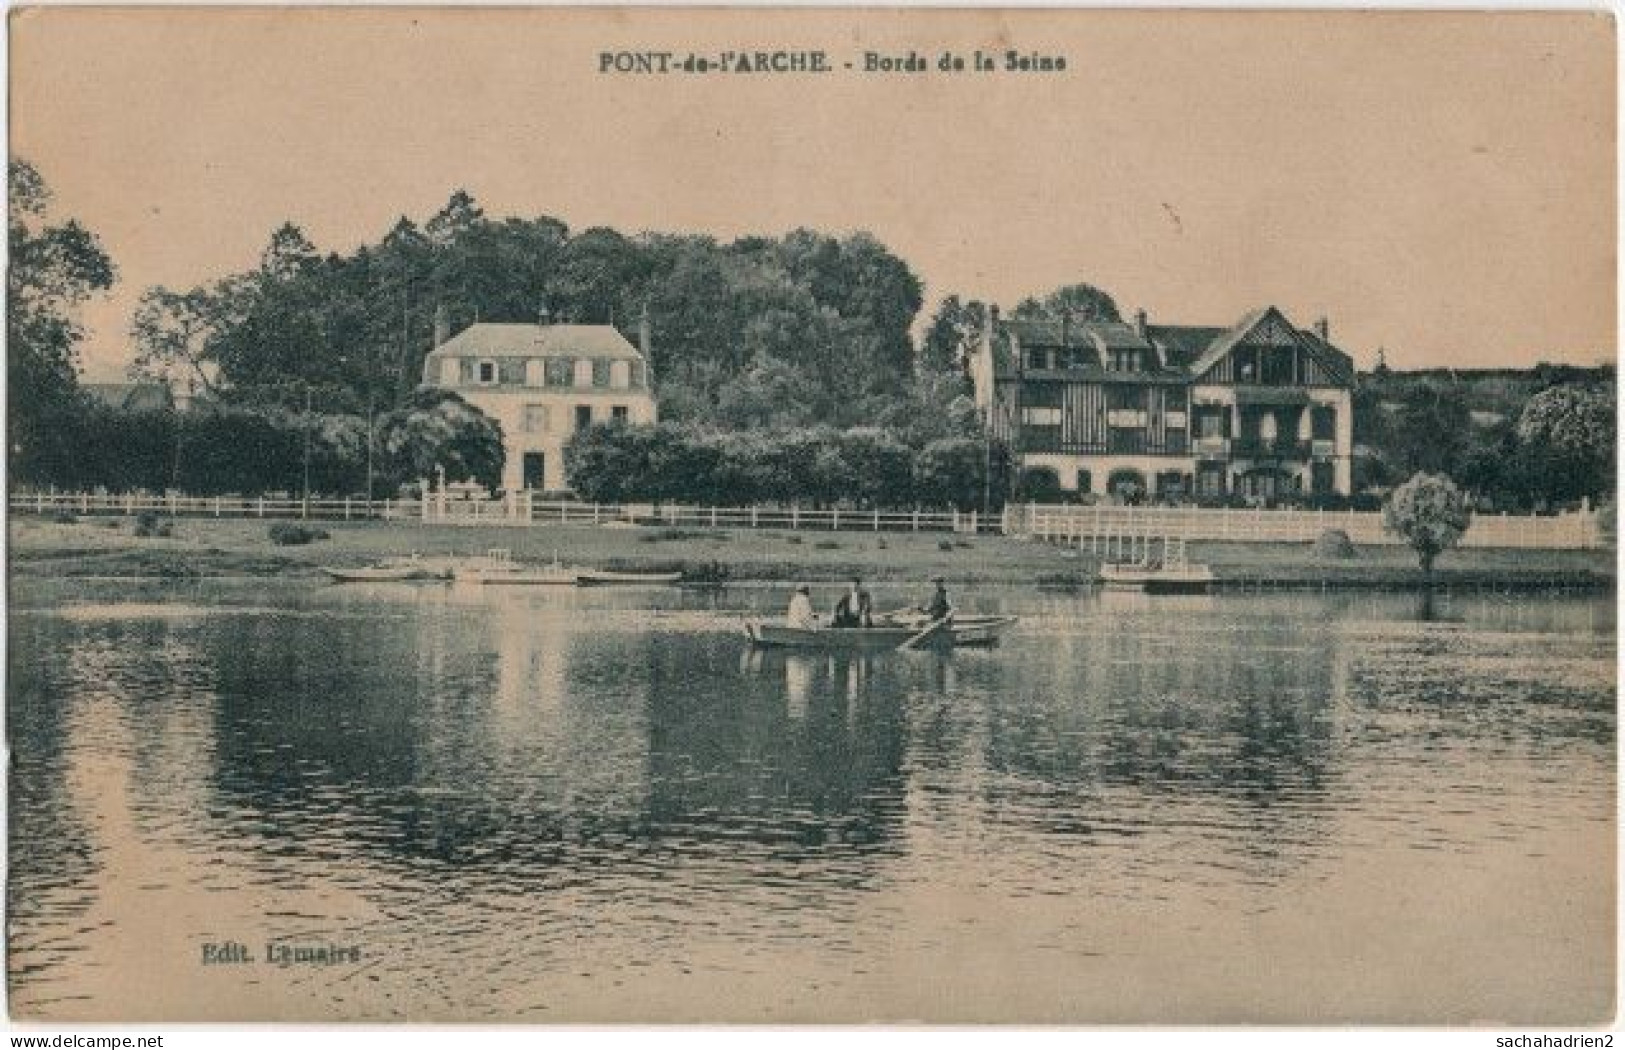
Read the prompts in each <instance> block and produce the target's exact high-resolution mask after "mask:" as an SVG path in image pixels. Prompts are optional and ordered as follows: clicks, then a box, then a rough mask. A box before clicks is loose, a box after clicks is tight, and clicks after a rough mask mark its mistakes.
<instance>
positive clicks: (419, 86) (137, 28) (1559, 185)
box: [9, 8, 1616, 380]
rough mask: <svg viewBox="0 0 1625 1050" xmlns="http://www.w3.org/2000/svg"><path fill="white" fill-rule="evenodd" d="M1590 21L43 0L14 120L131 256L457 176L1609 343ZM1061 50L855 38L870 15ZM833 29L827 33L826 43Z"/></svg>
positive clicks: (1609, 27) (312, 230) (118, 347)
mask: <svg viewBox="0 0 1625 1050" xmlns="http://www.w3.org/2000/svg"><path fill="white" fill-rule="evenodd" d="M1613 34H1614V27H1613V23H1612V21H1611V19H1610V18H1609V17H1608V16H1607V15H1605V14H1594V13H1593V14H1583V13H1567V14H1562V13H1549V12H1547V13H1506V12H1501V13H1492V14H1481V13H1471V12H1449V13H1445V12H1434V13H1414V12H1412V13H1403V12H1369V11H1367V12H1342V13H1332V12H1324V11H1322V12H1296V13H1293V12H1269V13H1259V12H1253V13H1236V12H1229V13H1221V12H1195V11H1183V12H1175V11H1163V12H1143V11H1140V12H1131V11H1013V10H1004V11H986V10H984V11H968V10H967V11H943V10H937V11H924V10H892V11H863V10H852V9H825V10H805V9H803V10H777V11H762V10H742V9H734V10H704V9H691V10H681V11H679V10H671V9H665V10H653V9H645V10H628V9H620V10H609V11H580V10H577V11H566V10H558V9H529V10H499V9H487V10H469V9H462V10H445V9H394V10H377V9H371V10H368V9H351V10H331V9H328V10H324V9H313V8H305V9H283V10H265V9H260V10H251V9H189V10H176V9H128V8H126V9H113V8H108V9H97V8H45V9H34V10H27V11H22V12H14V13H13V16H12V19H11V50H10V56H9V58H10V67H9V68H10V77H11V84H10V87H11V109H10V134H11V146H12V150H13V154H14V155H19V156H22V157H25V158H27V159H29V160H30V161H31V162H33V163H34V164H35V166H36V167H37V168H38V169H39V171H40V172H41V174H42V175H43V176H44V178H45V179H46V181H47V183H48V184H49V185H50V186H51V188H52V189H53V191H54V192H55V195H56V201H55V204H56V208H57V214H59V215H62V216H73V217H75V218H77V219H78V220H79V221H81V222H82V223H84V224H85V225H87V226H89V227H90V228H91V229H92V230H94V231H95V232H96V233H97V234H98V235H99V236H100V237H101V238H102V241H103V243H104V245H105V247H106V248H107V250H108V251H109V253H110V254H111V255H112V257H113V259H114V262H115V263H116V264H117V266H118V268H119V274H120V281H119V284H118V285H117V287H116V288H115V290H114V291H113V293H112V294H111V295H109V296H107V297H106V298H105V299H104V300H102V301H99V302H97V303H95V304H94V305H93V306H91V307H90V308H87V310H86V312H85V314H84V318H85V320H86V322H87V324H88V325H89V327H90V336H89V338H88V339H87V341H86V344H85V345H84V347H83V350H82V353H83V358H84V365H85V374H86V378H88V379H92V380H106V379H117V378H119V377H120V376H121V374H122V371H123V369H124V366H125V365H126V364H127V363H128V361H129V359H130V357H131V350H130V347H129V340H128V337H127V334H126V333H127V329H128V324H129V316H130V313H131V310H132V309H133V307H134V305H135V302H136V300H137V298H138V297H139V295H140V294H141V292H142V290H143V289H145V288H147V287H149V286H152V285H164V286H167V287H170V288H187V287H191V286H193V285H196V284H199V283H202V282H206V281H210V280H213V279H215V278H218V277H221V276H224V275H225V274H228V273H231V272H237V271H241V270H244V269H247V268H249V267H251V266H253V265H254V263H255V262H256V260H257V258H258V256H259V252H260V250H261V249H262V248H263V247H264V245H265V244H266V242H267V241H268V239H269V236H270V233H271V231H272V230H273V229H274V228H275V227H276V226H278V225H279V224H280V223H282V222H283V221H285V220H292V221H293V222H295V223H297V224H298V225H299V226H301V227H302V228H303V229H304V231H305V232H306V234H307V235H308V236H309V237H310V238H311V240H312V241H314V242H315V243H316V245H317V246H318V247H319V248H321V249H322V250H323V251H339V252H348V251H350V250H353V249H354V248H355V247H356V246H358V245H359V244H362V243H369V242H376V241H377V240H378V239H379V238H380V237H382V235H383V234H384V233H385V232H386V231H387V230H388V229H389V227H390V226H391V225H392V224H393V223H394V221H395V219H396V218H397V217H398V216H400V215H406V216H409V217H411V218H413V219H414V220H416V221H418V222H420V223H421V222H422V221H424V220H426V219H427V218H428V217H429V216H430V215H432V214H433V213H434V212H435V211H436V210H437V209H438V208H439V207H440V206H441V205H442V204H443V203H444V202H445V200H446V198H447V197H448V196H449V195H450V193H451V191H452V190H454V189H456V188H459V187H462V188H466V189H467V190H468V191H469V192H470V193H472V194H473V195H474V196H475V198H476V199H477V200H478V201H479V203H480V204H481V205H482V206H483V207H484V208H485V210H486V213H487V214H488V215H492V216H507V215H520V216H535V215H541V214H547V215H553V216H556V217H558V218H560V219H562V220H564V221H565V222H566V223H568V224H569V225H570V226H571V228H573V229H583V228H586V227H589V226H594V225H607V226H613V227H615V228H617V229H620V230H622V231H623V232H628V233H631V232H635V231H639V230H662V231H674V232H700V233H708V234H712V235H715V236H717V237H719V238H721V239H724V240H726V239H731V238H733V237H736V236H740V235H743V234H754V233H767V234H776V233H782V232H785V231H787V230H790V229H793V228H796V227H800V226H805V227H810V228H813V229H818V230H822V231H826V232H831V233H844V232H849V231H854V230H868V231H870V232H872V233H873V234H875V235H876V236H877V237H879V238H880V240H881V241H883V242H884V243H885V244H887V245H888V246H889V247H890V248H891V249H892V250H893V251H895V252H897V253H898V254H900V255H901V256H902V257H903V258H904V259H906V260H907V261H908V262H909V263H910V265H912V266H913V267H914V269H915V271H916V273H918V274H919V276H920V277H921V278H922V279H923V281H924V282H925V285H926V311H929V310H930V309H931V308H932V307H933V306H934V305H935V303H936V301H937V300H938V299H939V298H940V297H941V296H943V295H946V294H949V293H956V294H959V295H960V296H961V297H965V298H979V299H983V300H991V301H994V302H998V303H1000V304H1002V305H1004V306H1005V307H1006V308H1008V307H1010V306H1013V305H1014V304H1015V303H1016V302H1017V301H1018V300H1020V299H1021V298H1022V297H1024V296H1027V295H1034V294H1043V293H1044V292H1046V291H1048V290H1050V289H1053V288H1055V287H1057V286H1059V285H1062V284H1066V283H1072V282H1076V281H1088V282H1089V283H1092V284H1095V285H1097V286H1099V287H1102V288H1104V289H1106V290H1107V291H1109V292H1110V293H1111V294H1112V295H1113V296H1114V297H1115V298H1116V300H1117V302H1118V304H1119V306H1120V307H1121V308H1122V310H1123V312H1124V313H1125V314H1127V313H1128V312H1129V311H1131V310H1133V309H1135V308H1144V309H1145V310H1146V311H1147V312H1148V313H1149V315H1150V317H1151V320H1152V321H1153V323H1159V322H1160V323H1171V324H1209V325H1219V324H1229V323H1231V322H1233V321H1235V320H1237V319H1238V318H1240V317H1241V316H1242V315H1243V314H1245V313H1246V312H1248V311H1249V310H1251V309H1253V308H1255V307H1259V306H1262V305H1265V304H1274V305H1276V306H1278V307H1280V308H1281V309H1282V310H1283V311H1285V312H1286V314H1287V315H1288V316H1289V317H1290V318H1292V319H1293V320H1294V321H1296V322H1297V323H1298V324H1299V326H1300V327H1307V326H1308V325H1309V324H1310V323H1311V322H1312V321H1313V320H1314V319H1315V318H1317V317H1321V316H1325V317H1327V318H1329V320H1330V324H1331V330H1332V336H1333V341H1334V342H1337V343H1338V344H1339V345H1341V346H1343V348H1344V349H1346V350H1348V351H1349V352H1350V353H1352V354H1353V355H1354V356H1355V359H1356V361H1357V362H1359V363H1360V365H1361V366H1362V367H1369V366H1370V365H1371V364H1372V363H1373V362H1374V360H1375V355H1376V352H1377V349H1378V348H1379V347H1382V348H1385V350H1386V357H1387V360H1388V363H1389V364H1390V365H1392V366H1394V367H1400V368H1408V367H1429V366H1437V365H1451V366H1457V367H1497V366H1521V365H1530V364H1534V363H1536V362H1538V361H1541V360H1549V361H1568V362H1574V363H1595V362H1600V361H1611V360H1613V358H1614V355H1615V353H1616V345H1615V333H1616V325H1615V295H1616V290H1615V289H1616V284H1615V246H1616V232H1615V222H1616V217H1615V197H1614V194H1615V159H1614V136H1615V114H1614V106H1615V86H1614V54H1613ZM767 48H782V49H797V50H799V49H823V50H825V51H826V52H827V53H828V54H829V56H830V61H831V62H832V64H833V65H834V67H835V68H834V70H833V71H832V72H830V73H827V74H789V73H781V74H739V73H733V74H720V75H719V74H707V75H696V74H666V75H658V74H655V75H638V74H616V73H601V72H600V71H599V64H600V56H601V55H602V54H603V53H605V52H615V51H621V50H645V51H673V52H675V53H676V54H678V55H679V56H681V55H683V54H686V53H690V52H693V53H698V54H708V55H715V54H717V53H719V52H721V51H724V50H736V51H737V50H758V49H767ZM1012 48H1013V49H1015V50H1017V51H1018V52H1020V53H1023V54H1032V53H1037V54H1044V55H1050V56H1061V57H1064V59H1065V62H1066V68H1065V70H1063V71H1060V72H1049V73H1036V72H1004V71H1002V70H1000V71H995V72H991V73H983V74H976V73H969V72H967V73H942V72H938V71H936V70H935V69H934V68H933V69H932V70H931V71H929V72H926V73H889V74H887V73H865V72H863V71H862V67H863V64H864V61H865V55H866V53H867V52H870V51H873V52H875V53H877V54H885V55H892V56H902V55H906V54H907V53H909V52H910V51H913V52H915V53H917V54H919V55H920V56H921V57H922V58H923V59H924V60H925V61H926V63H927V64H928V65H930V66H933V67H934V65H935V62H936V60H937V58H938V57H939V56H940V55H941V54H942V53H943V52H945V51H951V52H953V53H955V54H958V55H961V56H963V57H966V58H967V59H968V58H969V56H970V55H971V54H972V53H973V52H975V51H977V50H981V51H983V52H984V53H987V54H990V55H996V56H1000V60H1001V62H1002V56H1003V53H1004V52H1005V51H1006V50H1009V49H1012ZM847 62H852V63H853V64H854V66H855V67H856V68H854V69H851V70H848V69H847V68H845V64H846V63H847Z"/></svg>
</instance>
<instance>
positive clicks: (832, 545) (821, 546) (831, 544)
mask: <svg viewBox="0 0 1625 1050" xmlns="http://www.w3.org/2000/svg"><path fill="white" fill-rule="evenodd" d="M813 547H814V549H816V550H821V551H838V550H840V549H841V545H840V544H839V543H836V542H835V541H834V540H819V541H818V542H817V543H815V544H813Z"/></svg>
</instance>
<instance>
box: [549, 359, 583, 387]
mask: <svg viewBox="0 0 1625 1050" xmlns="http://www.w3.org/2000/svg"><path fill="white" fill-rule="evenodd" d="M546 373H547V374H546V376H545V379H546V382H547V385H548V386H569V385H570V381H571V380H572V379H573V378H574V377H575V374H576V363H575V362H574V361H572V360H571V359H570V358H568V357H550V358H548V359H547V370H546Z"/></svg>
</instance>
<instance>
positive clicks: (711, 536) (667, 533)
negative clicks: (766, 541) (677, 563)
mask: <svg viewBox="0 0 1625 1050" xmlns="http://www.w3.org/2000/svg"><path fill="white" fill-rule="evenodd" d="M731 538H732V537H731V536H729V535H728V534H727V533H726V532H723V531H722V530H720V529H674V528H668V529H659V530H657V531H655V532H648V533H644V534H643V535H642V536H639V537H638V542H639V543H667V542H675V541H677V540H714V541H726V540H729V539H731Z"/></svg>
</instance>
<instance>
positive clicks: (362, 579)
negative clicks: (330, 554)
mask: <svg viewBox="0 0 1625 1050" xmlns="http://www.w3.org/2000/svg"><path fill="white" fill-rule="evenodd" d="M322 571H323V572H325V573H327V575H328V576H330V577H332V579H333V581H334V582H336V583H412V582H418V581H444V580H449V579H451V571H450V570H449V569H447V568H446V567H444V566H441V565H431V564H429V563H427V562H425V561H423V560H421V559H420V558H418V557H417V556H416V555H413V556H412V557H409V558H390V559H386V560H384V561H381V562H379V563H378V564H376V565H363V566H359V567H357V568H339V567H335V566H331V565H323V566H322Z"/></svg>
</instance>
